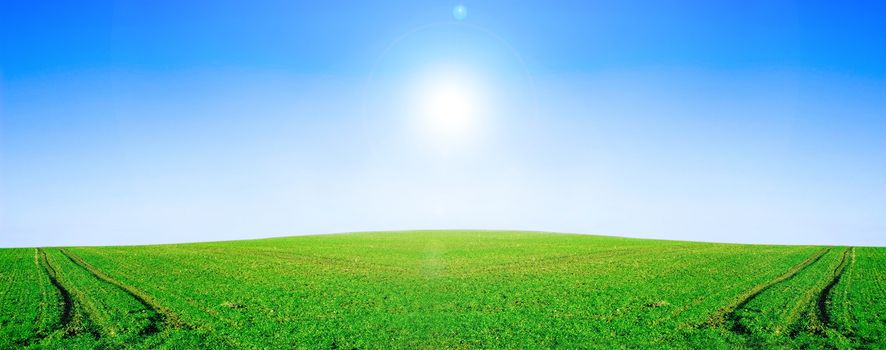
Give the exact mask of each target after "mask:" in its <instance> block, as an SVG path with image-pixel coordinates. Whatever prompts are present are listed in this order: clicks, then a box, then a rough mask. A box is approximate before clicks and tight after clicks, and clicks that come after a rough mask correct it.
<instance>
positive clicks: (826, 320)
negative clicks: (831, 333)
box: [816, 247, 855, 329]
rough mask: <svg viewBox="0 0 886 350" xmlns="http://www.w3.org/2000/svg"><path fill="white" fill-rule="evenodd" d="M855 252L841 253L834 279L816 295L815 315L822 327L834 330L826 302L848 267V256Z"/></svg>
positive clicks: (846, 251) (851, 249) (850, 249)
mask: <svg viewBox="0 0 886 350" xmlns="http://www.w3.org/2000/svg"><path fill="white" fill-rule="evenodd" d="M854 251H855V248H854V247H853V248H849V249H846V250H845V251H844V252H843V257H842V259H841V260H840V265H837V267H836V268H835V269H834V273H833V275H834V277H833V278H832V279H831V281H830V282H828V284H827V286H825V287H824V289H822V290H821V293H819V294H818V300H817V301H816V306H817V311H818V312H817V313H816V316H817V317H818V320H819V322H821V324H822V326H824V327H829V328H832V329H835V327H834V326H835V325H833V324H832V322H831V315H830V314H829V313H828V305H827V304H828V300H830V299H831V291H832V290H833V289H834V287H835V286H836V285H837V283H840V279H841V278H842V277H843V273H844V272H846V269H848V267H849V256H850V255H851V254H852V253H853V252H854Z"/></svg>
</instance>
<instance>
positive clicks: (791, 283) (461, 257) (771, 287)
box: [0, 231, 886, 349]
mask: <svg viewBox="0 0 886 350" xmlns="http://www.w3.org/2000/svg"><path fill="white" fill-rule="evenodd" d="M102 347H103V348H151V349H155V348H262V349H264V348H293V347H295V348H330V349H335V348H433V349H436V348H552V347H553V348H606V349H608V348H705V349H707V348H742V347H745V348H759V347H767V348H771V347H789V348H793V347H812V348H822V347H824V348H827V347H834V348H871V349H876V348H879V349H883V348H886V248H866V247H857V248H850V247H822V246H767V245H734V244H713V243H690V242H677V241H656V240H641V239H627V238H615V237H601V236H586V235H567V234H549V233H532V232H493V231H480V232H471V231H424V232H383V233H359V234H339V235H319V236H302V237H290V238H275V239H264V240H251V241H232V242H216V243H196V244H177V245H155V246H128V247H70V248H37V249H35V248H30V249H0V348H2V349H17V348H58V349H77V348H83V349H87V348H88V349H91V348H102Z"/></svg>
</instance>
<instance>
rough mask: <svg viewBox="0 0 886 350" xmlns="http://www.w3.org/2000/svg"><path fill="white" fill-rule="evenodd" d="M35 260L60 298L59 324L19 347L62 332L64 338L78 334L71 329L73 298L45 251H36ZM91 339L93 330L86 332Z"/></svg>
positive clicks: (41, 249) (39, 249) (39, 332)
mask: <svg viewBox="0 0 886 350" xmlns="http://www.w3.org/2000/svg"><path fill="white" fill-rule="evenodd" d="M35 254H36V258H37V262H38V266H40V267H41V268H42V269H43V272H45V273H46V276H47V277H48V278H49V283H50V284H51V285H52V287H53V288H55V290H56V291H57V292H58V295H59V297H61V300H60V301H61V304H62V310H61V315H60V317H59V323H58V325H57V326H55V327H53V329H51V330H46V331H44V330H40V331H38V332H37V333H36V334H34V336H33V337H31V338H28V339H25V340H23V341H20V342H18V343H17V345H19V346H21V347H29V346H31V345H34V344H36V343H39V342H40V341H42V340H43V339H45V338H47V337H49V336H50V335H52V334H53V333H55V332H59V331H60V332H63V334H64V336H71V335H75V334H78V333H80V332H79V331H78V330H77V329H76V328H73V327H72V326H73V325H74V322H73V321H74V307H75V306H74V303H75V301H74V298H73V297H72V296H71V292H70V291H69V290H68V289H67V288H66V287H65V286H64V284H62V283H61V281H59V278H58V272H57V271H56V270H55V268H54V267H53V266H52V264H51V263H50V262H49V258H48V257H47V256H46V250H44V249H43V248H37V249H36V252H35ZM81 316H82V317H84V318H88V316H87V315H81ZM88 333H89V334H90V335H92V336H93V337H96V336H97V334H96V332H94V331H93V330H90V331H89V332H88Z"/></svg>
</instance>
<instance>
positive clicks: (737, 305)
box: [707, 248, 830, 334]
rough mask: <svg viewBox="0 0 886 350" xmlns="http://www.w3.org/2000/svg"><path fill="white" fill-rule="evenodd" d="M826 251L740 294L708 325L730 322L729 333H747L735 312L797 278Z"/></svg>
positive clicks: (717, 313) (825, 250) (817, 253)
mask: <svg viewBox="0 0 886 350" xmlns="http://www.w3.org/2000/svg"><path fill="white" fill-rule="evenodd" d="M828 251H830V248H824V249H821V250H819V251H817V252H815V253H813V254H812V255H810V256H809V257H808V258H806V259H805V260H803V261H801V262H800V263H799V264H797V265H794V266H793V267H791V268H790V269H789V270H787V271H785V273H783V274H781V275H779V276H778V277H776V278H774V279H772V280H770V281H768V282H766V283H763V284H759V285H757V286H755V287H754V288H751V289H750V290H748V291H746V292H745V293H743V294H742V296H741V297H739V298H738V299H737V300H736V302H734V303H732V304H730V305H728V306H726V307H724V308H721V309H720V310H719V311H717V312H716V313H714V315H713V316H711V318H710V319H708V322H707V323H708V325H709V326H715V327H717V326H722V325H723V324H724V323H726V321H731V322H732V327H730V330H731V331H733V332H735V333H741V334H745V333H747V330H746V329H744V327H742V326H741V324H740V322H738V318H739V317H738V314H737V312H738V311H739V310H741V309H742V308H744V307H745V306H747V305H748V303H750V302H751V301H752V300H754V299H755V298H756V297H757V296H759V295H760V294H762V293H763V292H765V291H767V290H768V289H769V288H772V287H773V286H775V285H777V284H779V283H782V282H785V281H789V280H790V279H792V278H794V277H795V276H797V274H799V273H800V272H801V271H803V270H805V269H806V268H807V267H809V266H810V265H812V264H814V263H816V262H818V261H819V260H821V257H822V256H824V255H825V254H826V253H827V252H828Z"/></svg>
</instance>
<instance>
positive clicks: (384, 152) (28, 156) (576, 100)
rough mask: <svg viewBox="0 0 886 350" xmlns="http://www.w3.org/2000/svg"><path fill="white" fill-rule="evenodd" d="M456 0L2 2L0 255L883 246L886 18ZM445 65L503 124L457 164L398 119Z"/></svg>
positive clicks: (752, 7) (870, 8)
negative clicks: (493, 232) (370, 245)
mask: <svg viewBox="0 0 886 350" xmlns="http://www.w3.org/2000/svg"><path fill="white" fill-rule="evenodd" d="M457 4H458V2H451V1H428V2H423V1H398V2H394V1H389V2H365V3H364V2H360V3H358V2H348V3H347V5H346V6H345V5H342V4H338V3H336V2H324V1H311V2H292V1H279V2H261V1H250V2H242V1H238V2H233V1H231V2H229V1H216V2H182V1H174V2H157V1H111V2H93V1H82V2H42V1H3V2H2V4H0V45H2V46H0V246H35V245H80V244H82V245H87V244H88V245H92V244H141V243H161V242H184V241H204V240H222V239H239V238H253V237H268V236H281V235H297V234H310V233H323V232H343V231H366V230H387V229H412V228H479V229H499V228H501V229H529V230H547V231H563V232H579V233H594V234H607V235H623V236H633V237H654V238H670V239H688V240H700V241H724V242H753V243H791V244H792V243H802V244H806V243H814V244H853V245H880V246H882V245H886V180H884V179H886V39H884V38H886V3H884V2H882V1H871V2H855V1H847V2H825V1H822V2H818V1H729V2H726V1H678V2H674V1H662V2H657V1H642V2H633V1H617V2H611V1H606V2H603V1H600V2H597V1H576V2H559V3H554V2H550V1H521V2H520V3H513V2H507V1H483V2H471V1H465V2H462V4H464V5H465V6H466V8H467V9H468V16H467V18H465V19H464V20H462V21H457V20H456V19H454V18H453V16H452V8H453V7H454V6H455V5H457ZM441 65H444V66H447V67H458V68H457V70H458V71H459V72H461V73H463V74H466V75H467V76H470V77H472V79H473V78H476V80H477V81H482V82H483V86H484V87H485V88H484V89H485V90H483V91H484V92H485V93H486V94H485V95H484V96H487V97H488V96H495V97H494V101H495V102H494V103H492V102H490V103H491V104H492V105H494V106H495V109H496V111H497V112H496V113H495V117H494V118H490V119H489V120H488V123H485V124H484V125H483V126H482V127H478V128H477V130H476V133H475V134H474V135H473V136H472V138H471V140H470V142H468V141H465V142H461V141H464V140H458V142H459V144H458V147H451V148H452V149H450V148H449V147H445V148H446V150H445V151H441V150H440V149H439V147H436V146H435V145H432V142H429V141H428V139H429V137H428V135H422V134H416V131H415V130H414V129H413V128H411V127H409V123H410V122H409V118H408V117H409V116H408V115H406V114H408V113H406V112H403V113H401V112H402V111H400V110H399V109H398V108H400V107H402V106H401V104H402V103H405V102H408V100H410V96H411V95H410V94H409V93H404V91H405V92H409V91H412V90H414V89H413V87H414V86H413V85H411V84H412V82H413V79H412V78H413V77H414V76H416V75H421V74H422V73H421V72H425V71H427V70H428V69H430V70H433V69H436V68H433V67H439V66H441ZM429 67H430V68H429ZM484 98H486V97H484ZM490 100H493V98H490ZM401 114H403V115H401ZM450 141H451V140H450Z"/></svg>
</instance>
